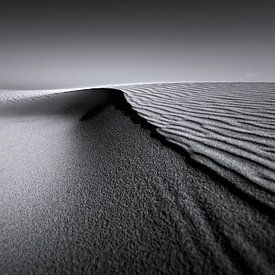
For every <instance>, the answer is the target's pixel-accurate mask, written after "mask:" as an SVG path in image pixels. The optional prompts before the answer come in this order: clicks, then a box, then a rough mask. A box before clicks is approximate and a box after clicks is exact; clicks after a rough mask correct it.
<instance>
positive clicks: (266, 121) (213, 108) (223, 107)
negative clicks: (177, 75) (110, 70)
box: [121, 83, 275, 195]
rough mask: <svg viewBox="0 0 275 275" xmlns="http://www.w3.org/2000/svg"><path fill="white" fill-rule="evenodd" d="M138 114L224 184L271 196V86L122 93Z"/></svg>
mask: <svg viewBox="0 0 275 275" xmlns="http://www.w3.org/2000/svg"><path fill="white" fill-rule="evenodd" d="M121 89H122V90H123V92H124V93H125V96H126V99H127V101H128V102H129V103H130V104H131V106H132V107H133V109H135V110H136V111H137V112H138V114H139V115H140V116H142V117H144V118H145V119H146V120H148V121H149V122H150V123H152V124H153V125H155V126H156V128H157V131H158V132H159V133H160V134H162V135H163V136H164V137H165V138H166V139H167V140H169V141H170V142H172V143H175V144H177V145H179V146H180V147H182V148H183V149H184V150H185V151H186V152H188V154H189V155H190V157H191V158H192V159H194V160H195V161H197V162H199V163H201V164H203V165H204V166H207V167H209V168H211V169H213V170H214V171H215V172H217V173H218V174H220V175H222V176H223V177H225V178H228V177H229V178H230V179H231V180H233V179H234V176H236V175H237V176H242V177H244V178H245V179H247V180H249V181H250V182H253V183H254V184H256V185H257V186H258V187H259V188H262V189H264V190H266V191H267V192H269V193H271V194H272V195H274V192H275V83H174V84H148V85H137V86H135V87H133V86H129V87H122V88H121Z"/></svg>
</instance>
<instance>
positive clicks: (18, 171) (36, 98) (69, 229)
mask: <svg viewBox="0 0 275 275" xmlns="http://www.w3.org/2000/svg"><path fill="white" fill-rule="evenodd" d="M114 88H115V89H92V90H84V91H76V92H68V91H67V92H66V93H63V92H56V91H52V92H50V93H51V94H50V93H47V91H43V92H41V93H34V94H32V92H26V93H25V92H22V91H21V92H18V93H15V94H10V93H9V94H7V92H2V99H0V100H2V103H3V104H0V154H1V159H0V173H1V177H0V184H1V189H0V225H1V233H0V247H1V248H0V269H1V271H3V272H4V273H7V274H14V273H45V272H46V271H47V272H51V273H66V272H71V273H81V272H82V273H83V272H86V273H97V274H113V273H119V274H146V273H148V274H152V273H153V274H157V273H163V274H182V273H184V274H188V273H192V274H236V273H238V274H239V273H242V274H273V273H274V270H275V263H274V247H273V243H274V240H275V223H274V194H273V185H272V184H273V183H274V180H273V179H272V177H273V175H274V174H273V173H274V169H273V162H272V160H274V143H273V141H274V131H273V127H274V109H273V106H274V105H273V104H274V84H211V83H208V84H154V85H137V86H131V87H130V86H127V87H126V86H124V87H122V86H121V87H114ZM120 90H123V92H124V94H123V93H122V92H120ZM259 91H261V96H260V95H259ZM0 94H1V92H0ZM124 96H125V97H124ZM0 98H1V96H0ZM126 99H127V101H126ZM257 100H258V102H257ZM242 106H243V107H242ZM134 110H136V111H137V114H138V116H137V117H136V116H135V115H136V113H135V112H134ZM253 110H254V111H253ZM121 111H122V112H121ZM141 117H144V118H145V119H146V120H145V121H147V123H148V124H149V125H144V121H143V120H142V119H141ZM130 118H131V119H132V120H133V121H134V122H138V123H137V124H134V123H133V122H132V121H131V120H130ZM150 125H155V127H156V129H157V131H159V133H160V136H161V137H163V139H167V140H168V141H171V142H172V143H176V144H178V145H179V147H180V148H183V149H184V150H187V152H188V153H189V154H190V156H191V157H192V158H194V159H195V160H196V161H198V162H200V163H202V164H203V166H197V165H196V163H197V162H194V163H193V162H191V163H190V162H189V161H188V159H186V158H185V155H183V154H181V153H182V152H181V151H177V150H173V149H172V148H170V147H169V145H170V143H169V144H168V146H166V145H165V146H164V145H163V144H162V143H161V142H160V141H159V140H157V139H155V138H152V137H151V136H150V133H152V132H153V131H154V129H155V128H150ZM141 126H142V127H141ZM143 126H146V127H144V128H143ZM146 128H149V129H146ZM158 138H159V137H158ZM161 141H162V140H161ZM209 163H210V165H209ZM213 163H214V164H215V165H213ZM237 164H238V165H239V168H242V167H244V168H245V169H248V170H246V171H245V172H243V171H239V170H241V169H239V168H238V167H237V166H238V165H237ZM205 166H207V167H210V168H211V169H212V170H213V171H216V172H217V173H219V174H221V175H222V176H223V177H216V176H215V174H211V173H208V172H207V171H205V170H204V169H203V167H205ZM246 167H247V168H246ZM252 168H253V171H251V170H252ZM238 169H239V170H238ZM251 173H252V174H251ZM235 174H236V175H235ZM239 175H242V177H240V176H239ZM224 177H226V178H227V180H224V179H223V178H224ZM261 179H264V180H263V181H262V182H259V181H260V180H261Z"/></svg>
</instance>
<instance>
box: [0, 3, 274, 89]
mask: <svg viewBox="0 0 275 275" xmlns="http://www.w3.org/2000/svg"><path fill="white" fill-rule="evenodd" d="M17 2H18V3H15V2H12V1H10V3H8V4H0V35H1V36H0V37H1V38H0V39H1V41H0V42H1V43H0V88H9V89H13V88H16V89H18V88H19V89H33V88H68V87H81V86H93V85H104V84H120V83H129V82H158V81H275V74H274V72H275V35H274V30H275V15H274V14H275V8H274V7H273V6H275V5H274V4H273V5H272V1H249V2H244V1H238V2H234V1H200V0H197V1H196V0H195V1H183V0H182V1H178V2H175V1H156V2H155V3H154V2H149V1H147V2H142V1H139V2H137V3H135V2H132V3H131V1H128V2H125V3H123V2H122V1H119V2H118V1H117V2H115V1H112V2H111V1H109V2H107V1H98V2H94V1H59V2H57V1H53V2H51V1H41V3H39V1H36V2H31V1H28V2H27V1H20V2H19V1H17Z"/></svg>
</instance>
